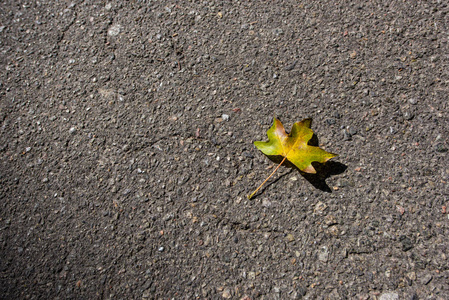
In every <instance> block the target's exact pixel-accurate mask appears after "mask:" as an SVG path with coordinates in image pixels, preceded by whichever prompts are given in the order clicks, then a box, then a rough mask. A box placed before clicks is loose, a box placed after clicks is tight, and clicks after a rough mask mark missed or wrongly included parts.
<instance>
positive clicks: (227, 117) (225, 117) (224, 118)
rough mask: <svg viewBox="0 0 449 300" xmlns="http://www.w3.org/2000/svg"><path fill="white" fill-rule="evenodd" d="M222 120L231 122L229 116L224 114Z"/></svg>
mask: <svg viewBox="0 0 449 300" xmlns="http://www.w3.org/2000/svg"><path fill="white" fill-rule="evenodd" d="M221 118H222V119H223V121H229V115H227V114H222V115H221Z"/></svg>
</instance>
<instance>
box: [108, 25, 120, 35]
mask: <svg viewBox="0 0 449 300" xmlns="http://www.w3.org/2000/svg"><path fill="white" fill-rule="evenodd" d="M121 30H122V26H121V25H119V24H114V25H112V26H111V27H110V28H109V29H108V35H109V36H117V35H119V33H120V31H121Z"/></svg>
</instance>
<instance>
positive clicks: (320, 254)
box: [318, 246, 329, 262]
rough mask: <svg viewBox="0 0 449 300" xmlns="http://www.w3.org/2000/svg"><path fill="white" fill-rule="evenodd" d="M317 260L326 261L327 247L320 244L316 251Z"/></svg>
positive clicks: (327, 258) (327, 255)
mask: <svg viewBox="0 0 449 300" xmlns="http://www.w3.org/2000/svg"><path fill="white" fill-rule="evenodd" d="M318 260H319V261H321V262H327V261H328V260H329V248H328V247H327V246H322V247H321V248H320V250H319V252H318Z"/></svg>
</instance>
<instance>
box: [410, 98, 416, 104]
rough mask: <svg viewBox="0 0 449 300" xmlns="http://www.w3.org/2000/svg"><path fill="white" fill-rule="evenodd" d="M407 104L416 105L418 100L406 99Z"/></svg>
mask: <svg viewBox="0 0 449 300" xmlns="http://www.w3.org/2000/svg"><path fill="white" fill-rule="evenodd" d="M408 103H410V104H413V105H415V104H417V103H418V100H417V99H416V98H410V99H408Z"/></svg>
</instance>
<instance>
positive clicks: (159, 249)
mask: <svg viewBox="0 0 449 300" xmlns="http://www.w3.org/2000/svg"><path fill="white" fill-rule="evenodd" d="M164 250H165V248H164V247H163V246H160V247H159V248H158V249H157V251H159V252H164Z"/></svg>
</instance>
